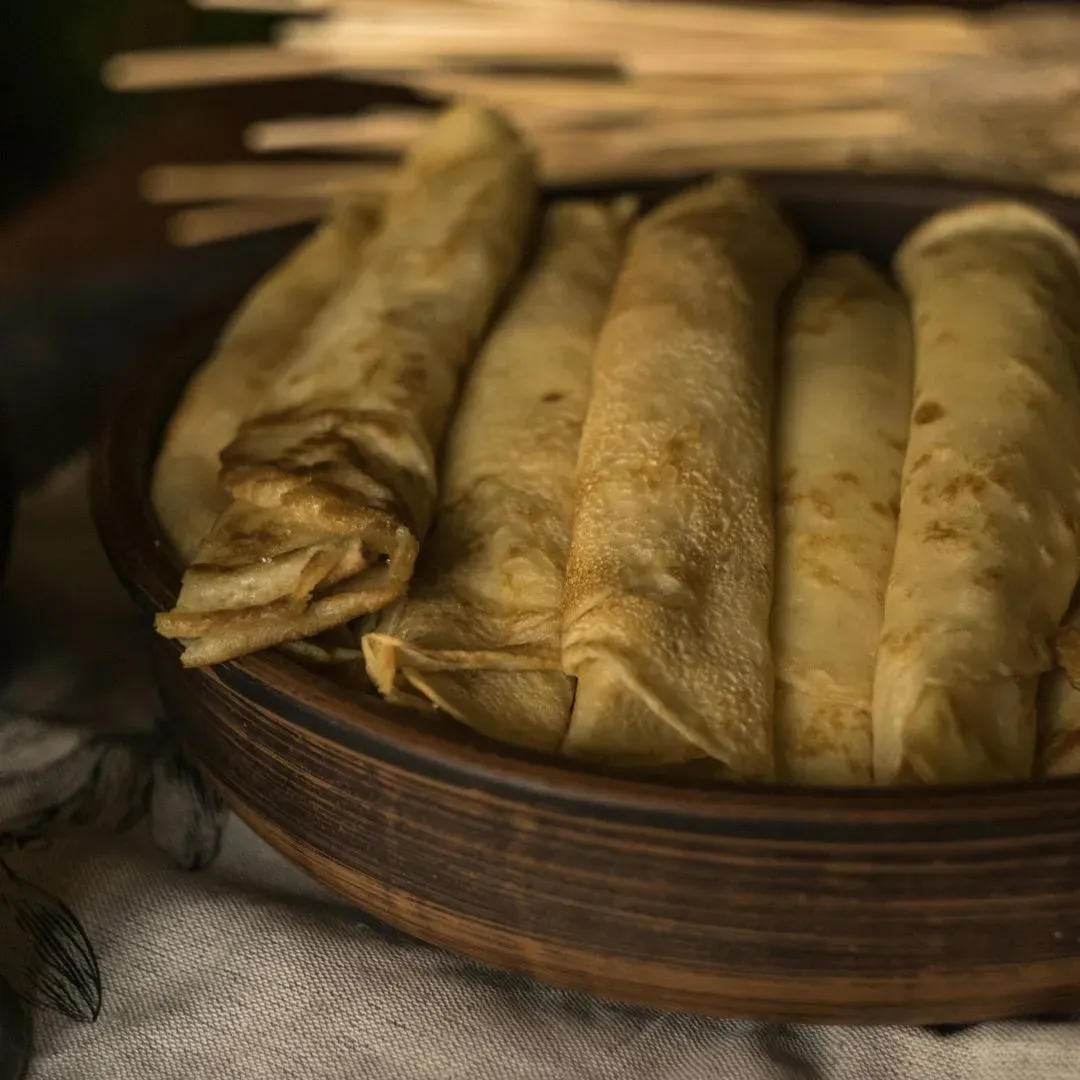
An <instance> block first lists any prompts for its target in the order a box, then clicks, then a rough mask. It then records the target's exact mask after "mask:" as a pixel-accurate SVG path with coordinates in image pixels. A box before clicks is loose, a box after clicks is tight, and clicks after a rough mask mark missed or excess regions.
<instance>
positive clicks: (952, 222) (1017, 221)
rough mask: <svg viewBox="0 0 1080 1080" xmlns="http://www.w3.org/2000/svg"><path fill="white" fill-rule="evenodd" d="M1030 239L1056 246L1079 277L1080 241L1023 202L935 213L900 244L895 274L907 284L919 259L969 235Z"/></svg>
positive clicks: (965, 207) (987, 203) (975, 206)
mask: <svg viewBox="0 0 1080 1080" xmlns="http://www.w3.org/2000/svg"><path fill="white" fill-rule="evenodd" d="M973 237H978V238H986V239H990V238H1000V239H1002V240H1008V239H1011V238H1016V239H1019V240H1025V241H1027V240H1031V239H1033V238H1040V239H1042V240H1043V242H1044V243H1046V244H1047V245H1050V246H1053V247H1055V248H1056V249H1057V251H1058V253H1059V255H1060V257H1061V258H1062V259H1063V260H1064V261H1065V262H1067V263H1068V264H1069V265H1070V266H1071V268H1072V270H1073V272H1074V273H1075V274H1076V275H1077V276H1078V277H1080V240H1077V237H1076V236H1075V234H1074V233H1073V232H1072V231H1071V230H1069V229H1067V228H1065V226H1063V225H1061V224H1059V223H1058V222H1057V221H1056V220H1054V218H1052V217H1051V216H1050V215H1049V214H1045V213H1043V211H1041V210H1036V209H1035V208H1034V207H1033V206H1028V205H1026V204H1024V203H1020V202H1010V201H1000V202H998V201H995V202H979V203H972V204H970V205H968V206H962V207H959V208H958V209H956V210H946V211H944V212H943V213H940V214H936V215H934V216H933V217H932V218H930V219H929V220H928V221H926V222H925V223H923V224H922V225H920V226H919V227H918V228H916V229H915V231H914V232H912V233H911V234H910V235H909V236H908V237H907V239H906V240H905V241H904V242H903V243H902V244H901V245H900V247H899V249H898V250H897V252H896V255H895V256H894V258H893V266H894V268H895V270H896V275H897V277H898V278H899V279H900V281H901V282H904V283H906V282H907V281H908V280H909V278H910V275H911V274H912V273H913V272H914V270H915V268H916V267H917V265H918V263H919V262H920V260H922V259H925V258H927V257H929V256H932V255H934V254H935V253H936V252H937V251H938V250H940V249H941V248H944V247H946V246H948V245H951V244H953V243H955V242H956V241H960V240H966V239H969V238H973Z"/></svg>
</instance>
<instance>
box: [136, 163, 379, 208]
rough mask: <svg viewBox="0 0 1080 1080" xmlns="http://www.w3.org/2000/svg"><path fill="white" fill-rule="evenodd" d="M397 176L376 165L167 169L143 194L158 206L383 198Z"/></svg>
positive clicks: (145, 181) (144, 183)
mask: <svg viewBox="0 0 1080 1080" xmlns="http://www.w3.org/2000/svg"><path fill="white" fill-rule="evenodd" d="M393 173H394V169H393V167H392V166H386V165H380V164H375V163H364V164H355V163H350V164H347V165H346V164H339V163H322V162H319V163H312V164H307V163H304V164H278V163H263V162H254V163H247V162H236V163H224V164H216V165H169V164H165V165H157V166H155V167H154V168H153V169H149V170H147V172H145V173H144V174H143V176H142V178H141V180H140V191H141V193H142V195H143V197H144V198H145V199H147V200H149V201H150V202H154V203H184V202H216V201H218V200H233V199H270V198H281V197H289V198H330V197H333V196H336V195H341V194H345V193H363V192H367V191H370V192H372V193H373V194H379V193H381V192H383V191H385V189H386V186H387V185H388V184H389V183H390V180H391V178H392V176H393Z"/></svg>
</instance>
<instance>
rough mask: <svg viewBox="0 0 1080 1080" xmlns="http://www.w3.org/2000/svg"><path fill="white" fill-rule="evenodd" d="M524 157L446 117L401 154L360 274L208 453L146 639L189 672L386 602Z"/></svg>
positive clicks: (419, 516)
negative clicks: (229, 437) (214, 472)
mask: <svg viewBox="0 0 1080 1080" xmlns="http://www.w3.org/2000/svg"><path fill="white" fill-rule="evenodd" d="M535 197H536V185H535V171H534V163H533V158H532V155H531V153H530V152H529V151H528V150H527V148H526V147H525V146H524V145H523V143H522V142H521V140H520V139H519V138H518V136H517V135H516V134H515V132H514V131H513V130H512V129H511V128H510V127H508V126H507V125H506V124H505V123H504V122H503V121H502V120H501V119H500V118H499V117H498V116H497V115H496V114H495V113H493V112H490V111H487V110H484V109H480V108H476V107H473V106H459V107H456V108H454V109H452V110H450V111H449V112H447V113H445V114H443V116H442V117H440V118H439V119H438V120H437V121H436V122H435V123H434V124H433V125H432V126H431V128H430V129H428V131H427V133H426V134H425V135H424V137H423V138H422V139H421V140H420V141H419V142H418V144H417V145H416V146H415V147H414V149H413V151H412V153H411V154H410V155H409V157H408V159H407V161H406V163H405V165H404V168H403V170H402V173H401V174H400V176H399V178H398V181H397V183H396V184H395V186H394V188H393V190H392V191H391V192H390V193H389V195H388V197H387V202H386V205H385V208H384V213H383V220H382V224H381V227H380V228H379V230H378V232H377V233H376V235H375V236H374V237H373V238H372V240H371V243H370V245H369V248H368V251H367V254H366V256H365V259H364V265H363V270H362V272H361V273H360V274H359V275H358V276H357V278H356V280H355V282H354V283H353V285H352V286H351V287H350V288H347V289H344V290H342V291H341V292H339V293H338V294H337V295H336V296H335V297H334V299H333V301H332V302H331V303H330V304H329V305H328V306H327V307H326V308H325V309H324V310H323V311H322V312H321V313H320V314H319V316H318V318H317V319H316V321H315V323H314V324H313V326H312V327H311V329H310V331H309V333H308V334H307V335H306V336H305V339H304V341H303V342H302V343H301V345H300V347H299V348H298V350H297V351H296V353H295V354H294V355H293V357H292V358H291V359H290V360H289V362H288V364H287V365H285V367H283V368H282V369H281V371H280V372H279V373H278V378H277V380H276V381H275V383H274V384H273V386H272V387H271V388H270V390H269V391H268V393H267V394H266V396H265V397H264V398H263V401H262V409H263V413H262V415H260V416H258V417H256V418H255V419H253V420H249V421H248V422H246V423H245V424H244V426H243V427H242V428H241V430H240V433H239V435H238V436H237V438H236V439H235V441H234V442H233V443H232V444H231V445H230V446H229V447H228V448H226V450H225V452H224V453H223V454H222V470H221V475H220V479H221V484H222V486H223V487H224V488H225V489H226V491H227V492H228V493H229V495H230V496H231V497H232V502H231V503H230V504H229V506H228V508H227V509H226V510H225V511H224V512H223V513H222V515H221V516H220V517H219V518H218V520H217V522H216V523H215V525H214V528H213V529H212V531H211V532H210V534H209V535H208V536H207V538H206V540H205V541H204V542H203V544H202V545H201V547H200V549H199V552H198V554H197V556H196V559H195V561H194V562H193V563H192V565H191V566H189V568H188V570H187V573H186V574H185V575H184V582H183V588H182V590H181V593H180V597H179V599H178V601H177V604H176V609H175V610H174V611H172V612H169V613H167V614H164V615H160V616H159V617H158V620H157V628H158V631H159V633H161V634H163V635H164V636H166V637H179V638H184V639H186V644H187V647H186V649H185V651H184V654H183V660H184V663H185V665H187V666H196V665H201V664H212V663H217V662H219V661H222V660H227V659H230V658H232V657H236V656H241V655H243V654H245V653H249V652H253V651H254V650H256V649H262V648H265V647H267V646H270V645H277V644H280V643H282V642H286V641H293V640H297V639H299V638H306V637H310V636H312V635H313V634H316V633H318V632H320V631H323V630H326V629H328V628H330V627H333V626H339V625H341V624H343V623H345V622H347V621H349V620H351V619H354V618H356V617H357V616H360V615H363V614H366V613H368V612H372V611H377V610H379V609H380V608H382V607H384V606H385V605H386V604H388V603H389V602H390V601H392V600H394V599H395V598H396V597H398V596H400V595H402V593H403V592H404V590H405V588H406V586H407V584H408V581H409V578H410V577H411V575H412V569H413V563H414V561H415V558H416V552H417V548H418V544H419V540H420V538H421V537H422V536H423V535H424V533H425V531H426V530H427V527H428V524H429V522H430V518H431V514H432V511H433V508H434V503H435V496H436V478H435V450H436V447H437V445H438V443H439V440H440V438H441V435H442V431H443V428H444V426H445V424H446V421H447V418H448V416H449V413H450V410H451V407H452V404H453V401H454V397H455V394H456V390H457V381H458V376H459V374H460V371H461V369H462V367H463V366H464V364H465V363H466V361H467V360H469V359H470V358H471V355H472V352H473V349H474V347H475V345H476V344H477V342H478V340H479V338H480V335H481V333H482V332H483V330H484V328H485V325H486V323H487V320H488V318H489V315H490V313H491V311H492V309H493V307H494V305H495V303H496V301H497V300H498V298H499V296H500V294H501V293H502V291H503V289H504V287H505V286H506V284H507V283H508V281H509V280H510V278H511V276H512V275H513V273H514V271H515V269H516V267H517V265H518V262H519V260H520V258H521V255H522V253H523V250H524V247H525V243H526V239H527V235H528V232H529V226H530V223H531V219H532V214H533V209H534V204H535Z"/></svg>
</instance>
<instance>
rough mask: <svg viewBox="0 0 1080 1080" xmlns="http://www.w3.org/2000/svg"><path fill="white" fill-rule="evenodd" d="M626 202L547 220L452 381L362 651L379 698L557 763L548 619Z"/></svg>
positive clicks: (553, 646)
mask: <svg viewBox="0 0 1080 1080" xmlns="http://www.w3.org/2000/svg"><path fill="white" fill-rule="evenodd" d="M632 212H633V202H632V201H622V202H620V203H619V204H616V205H613V206H605V205H600V204H596V203H587V202H565V203H559V204H556V205H555V206H553V207H552V208H551V209H550V210H548V211H547V213H546V215H545V218H544V221H543V227H542V236H541V238H540V246H539V251H538V253H537V257H536V260H535V262H534V263H533V265H532V266H531V267H530V269H529V272H528V274H527V276H526V278H525V280H524V282H523V284H522V285H521V287H520V289H519V291H518V292H517V293H516V295H515V296H514V298H513V300H512V301H511V302H510V305H509V307H508V308H507V311H506V313H505V315H504V316H503V317H502V319H501V320H500V321H499V323H498V324H497V325H496V327H495V329H494V330H493V332H492V334H491V336H490V337H489V339H488V341H487V343H486V344H485V346H484V348H483V350H482V351H481V353H480V355H479V356H478V358H477V360H476V363H475V364H474V366H473V370H472V372H471V374H470V376H469V379H468V381H467V382H466V384H465V389H464V391H463V394H462V400H461V404H460V406H459V408H458V412H457V416H456V417H455V420H454V424H453V426H452V428H451V431H450V435H449V438H448V440H447V448H446V453H445V459H444V465H443V470H444V471H443V478H442V490H441V493H440V505H439V510H438V513H437V515H436V519H435V524H434V526H433V528H432V531H431V534H430V535H429V537H428V539H427V540H426V541H425V544H424V549H423V552H422V554H421V558H420V562H419V564H418V567H417V572H416V575H415V577H414V578H413V582H412V584H411V586H410V590H409V595H408V597H407V598H406V599H405V600H402V601H400V602H399V603H398V604H395V605H394V606H393V607H391V608H390V609H389V610H388V611H386V612H384V613H383V615H382V617H381V618H380V620H379V625H378V628H377V632H375V633H369V634H366V635H365V636H364V638H363V649H364V655H365V659H366V661H367V667H368V673H369V675H370V677H371V679H372V681H373V682H374V683H375V684H376V685H377V686H378V687H379V689H380V690H381V691H382V692H383V693H384V694H385V695H386V696H387V697H388V698H390V699H391V700H397V701H404V700H409V698H410V696H412V697H419V698H420V699H421V700H422V701H423V702H424V703H425V704H427V703H431V704H434V705H437V706H438V707H440V708H442V709H444V710H446V711H447V712H448V713H450V714H451V715H452V716H454V717H456V718H457V719H458V720H461V721H463V722H464V723H467V724H468V725H469V726H471V727H472V728H474V729H476V730H478V731H480V732H483V733H484V734H487V735H491V736H493V737H495V738H499V739H502V740H503V741H505V742H511V743H516V744H518V745H523V746H527V747H532V748H534V749H540V750H549V751H553V750H557V749H558V747H559V745H560V743H561V742H562V738H563V736H564V734H565V732H566V726H567V723H568V722H569V718H570V702H571V698H572V687H573V684H572V681H571V680H570V679H569V678H567V677H566V676H565V675H564V674H563V673H562V671H561V670H560V667H559V616H560V607H561V603H562V588H563V578H564V575H565V571H566V555H567V549H568V548H569V545H570V522H571V519H572V516H573V508H574V494H575V476H574V472H575V467H576V464H577V453H578V443H579V440H580V437H581V425H582V421H583V420H584V418H585V410H586V407H587V405H588V400H589V392H590V388H591V386H592V360H593V349H594V347H595V344H596V338H597V335H598V334H599V332H600V326H601V324H602V322H603V319H604V314H605V312H606V311H607V305H608V301H609V299H610V296H611V289H612V285H613V284H614V281H615V275H616V272H617V270H618V266H619V261H620V258H621V255H622V247H623V237H624V234H625V231H626V226H627V224H628V222H629V219H630V217H631V215H632Z"/></svg>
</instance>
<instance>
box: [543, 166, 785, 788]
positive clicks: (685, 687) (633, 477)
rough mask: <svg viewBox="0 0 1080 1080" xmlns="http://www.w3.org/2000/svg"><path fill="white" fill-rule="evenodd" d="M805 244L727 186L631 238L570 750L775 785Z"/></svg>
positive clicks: (607, 391) (588, 473) (679, 201)
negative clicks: (699, 765)
mask: <svg viewBox="0 0 1080 1080" xmlns="http://www.w3.org/2000/svg"><path fill="white" fill-rule="evenodd" d="M800 261H801V251H800V247H799V243H798V241H797V240H796V238H795V237H794V235H793V234H792V232H791V230H790V229H789V228H788V226H787V225H786V224H785V223H784V222H783V221H782V220H781V219H780V217H779V216H778V214H777V213H776V211H775V210H774V209H773V208H772V206H771V205H770V204H769V203H768V202H767V201H766V200H765V199H764V198H763V197H762V196H761V195H760V194H758V193H757V192H756V191H755V190H753V189H752V188H751V187H749V186H748V185H747V184H746V183H745V182H743V181H742V180H741V179H738V178H735V177H728V178H725V179H721V180H717V181H714V182H711V183H709V184H706V185H704V186H701V187H698V188H695V189H693V190H691V191H689V192H687V193H685V194H683V195H680V196H678V197H677V198H674V199H672V200H670V201H669V202H667V203H665V204H663V205H662V206H661V207H659V208H658V209H657V210H655V211H654V212H653V213H651V214H650V215H649V216H647V217H646V218H644V219H643V220H642V221H641V222H640V223H639V224H638V225H637V226H636V228H635V229H634V230H633V231H632V233H631V236H630V240H629V244H628V250H627V255H626V259H625V262H624V264H623V267H622V270H621V272H620V275H619V279H618V283H617V285H616V287H615V293H614V297H613V299H612V305H611V310H610V312H609V314H608V318H607V321H606V322H605V325H604V328H603V331H602V333H601V336H600V342H599V345H598V348H597V358H596V369H595V386H594V392H593V399H592V402H591V404H590V407H589V411H588V414H587V417H586V421H585V428H584V432H583V435H582V444H581V455H580V460H579V473H578V475H579V485H580V487H579V501H578V505H577V509H576V513H575V516H574V525H573V535H572V541H571V548H570V561H569V567H568V571H567V582H566V601H565V604H566V607H565V617H564V622H563V643H562V661H563V670H564V671H566V672H567V674H570V675H574V676H576V677H577V679H578V684H577V692H576V696H575V701H574V708H573V712H572V715H571V723H570V728H569V731H568V732H567V737H566V739H565V741H564V744H563V749H564V751H565V752H566V753H568V754H572V755H575V756H579V757H583V758H589V759H592V760H599V761H607V762H611V763H618V764H626V765H638V766H657V765H665V764H677V763H679V762H683V761H691V760H693V759H694V758H700V757H704V756H707V755H708V756H712V757H714V758H716V759H718V760H719V761H720V762H722V763H723V764H724V765H725V766H727V767H728V768H730V769H731V770H732V771H733V772H734V773H735V774H736V775H738V776H742V777H759V778H766V777H769V776H771V775H772V773H773V745H772V743H773V740H772V702H773V668H772V659H771V651H770V647H769V610H770V607H771V603H772V584H773V581H772V578H773V521H772V515H773V495H772V491H773V476H772V453H771V450H770V419H771V413H772V408H771V403H772V394H773V366H774V343H775V342H774V339H775V332H774V326H775V322H776V308H777V301H778V298H779V296H780V293H781V291H782V289H783V288H784V287H785V285H786V284H787V283H788V281H789V280H790V279H791V278H792V277H793V275H794V274H795V273H796V271H797V270H798V267H799V265H800Z"/></svg>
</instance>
